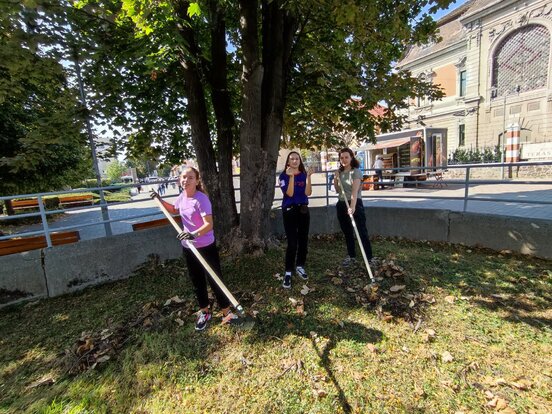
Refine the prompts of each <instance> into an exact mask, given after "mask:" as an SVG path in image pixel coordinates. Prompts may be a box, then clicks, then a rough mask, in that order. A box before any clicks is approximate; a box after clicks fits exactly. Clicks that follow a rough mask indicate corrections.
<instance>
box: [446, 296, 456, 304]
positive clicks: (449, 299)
mask: <svg viewBox="0 0 552 414" xmlns="http://www.w3.org/2000/svg"><path fill="white" fill-rule="evenodd" d="M455 300H456V298H455V297H454V296H445V302H448V303H450V304H453V303H454V301H455Z"/></svg>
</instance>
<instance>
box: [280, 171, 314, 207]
mask: <svg viewBox="0 0 552 414" xmlns="http://www.w3.org/2000/svg"><path fill="white" fill-rule="evenodd" d="M293 183H294V187H293V197H290V196H288V195H287V194H286V191H287V189H288V186H289V175H287V174H286V172H285V171H284V172H283V173H281V174H280V188H281V189H282V193H284V198H283V199H282V208H283V209H284V208H287V207H290V206H292V205H294V204H295V205H297V204H299V205H302V204H309V199H308V197H307V195H306V194H305V190H306V189H307V174H305V173H304V172H299V174H296V175H294V176H293Z"/></svg>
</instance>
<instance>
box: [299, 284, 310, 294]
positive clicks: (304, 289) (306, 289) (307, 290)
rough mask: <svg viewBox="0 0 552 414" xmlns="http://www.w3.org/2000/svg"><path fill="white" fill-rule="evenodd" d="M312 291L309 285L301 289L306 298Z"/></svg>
mask: <svg viewBox="0 0 552 414" xmlns="http://www.w3.org/2000/svg"><path fill="white" fill-rule="evenodd" d="M310 291H311V290H310V289H309V287H308V286H307V285H303V288H302V289H301V295H303V296H305V295H307V294H308V293H309V292H310Z"/></svg>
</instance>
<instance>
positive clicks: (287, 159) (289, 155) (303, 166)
mask: <svg viewBox="0 0 552 414" xmlns="http://www.w3.org/2000/svg"><path fill="white" fill-rule="evenodd" d="M291 154H297V156H298V157H299V171H301V172H302V173H305V174H306V173H307V170H306V168H305V165H304V164H303V159H302V158H301V154H299V153H298V152H297V151H291V152H290V153H289V154H288V156H287V158H286V166H285V167H284V172H285V171H286V170H285V169H286V168H287V167H289V157H291Z"/></svg>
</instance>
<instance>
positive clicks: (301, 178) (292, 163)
mask: <svg viewBox="0 0 552 414" xmlns="http://www.w3.org/2000/svg"><path fill="white" fill-rule="evenodd" d="M312 173H313V171H312V169H310V168H309V170H308V171H307V170H306V169H305V166H304V165H303V161H302V160H301V156H300V155H299V153H298V152H296V151H292V152H290V153H289V154H288V156H287V159H286V170H285V171H284V172H282V173H281V174H280V188H281V189H282V193H284V198H283V200H282V215H283V219H284V229H285V232H286V238H287V242H288V244H287V249H286V258H285V266H286V272H285V274H284V282H283V283H282V286H283V287H284V288H286V289H289V288H290V287H291V275H292V273H293V272H294V271H296V272H297V275H298V276H299V277H301V278H302V279H303V280H307V279H308V277H307V272H306V271H305V262H306V260H307V244H308V241H309V225H310V214H309V207H308V204H309V199H308V197H309V196H310V195H311V193H312V187H311V175H312Z"/></svg>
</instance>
